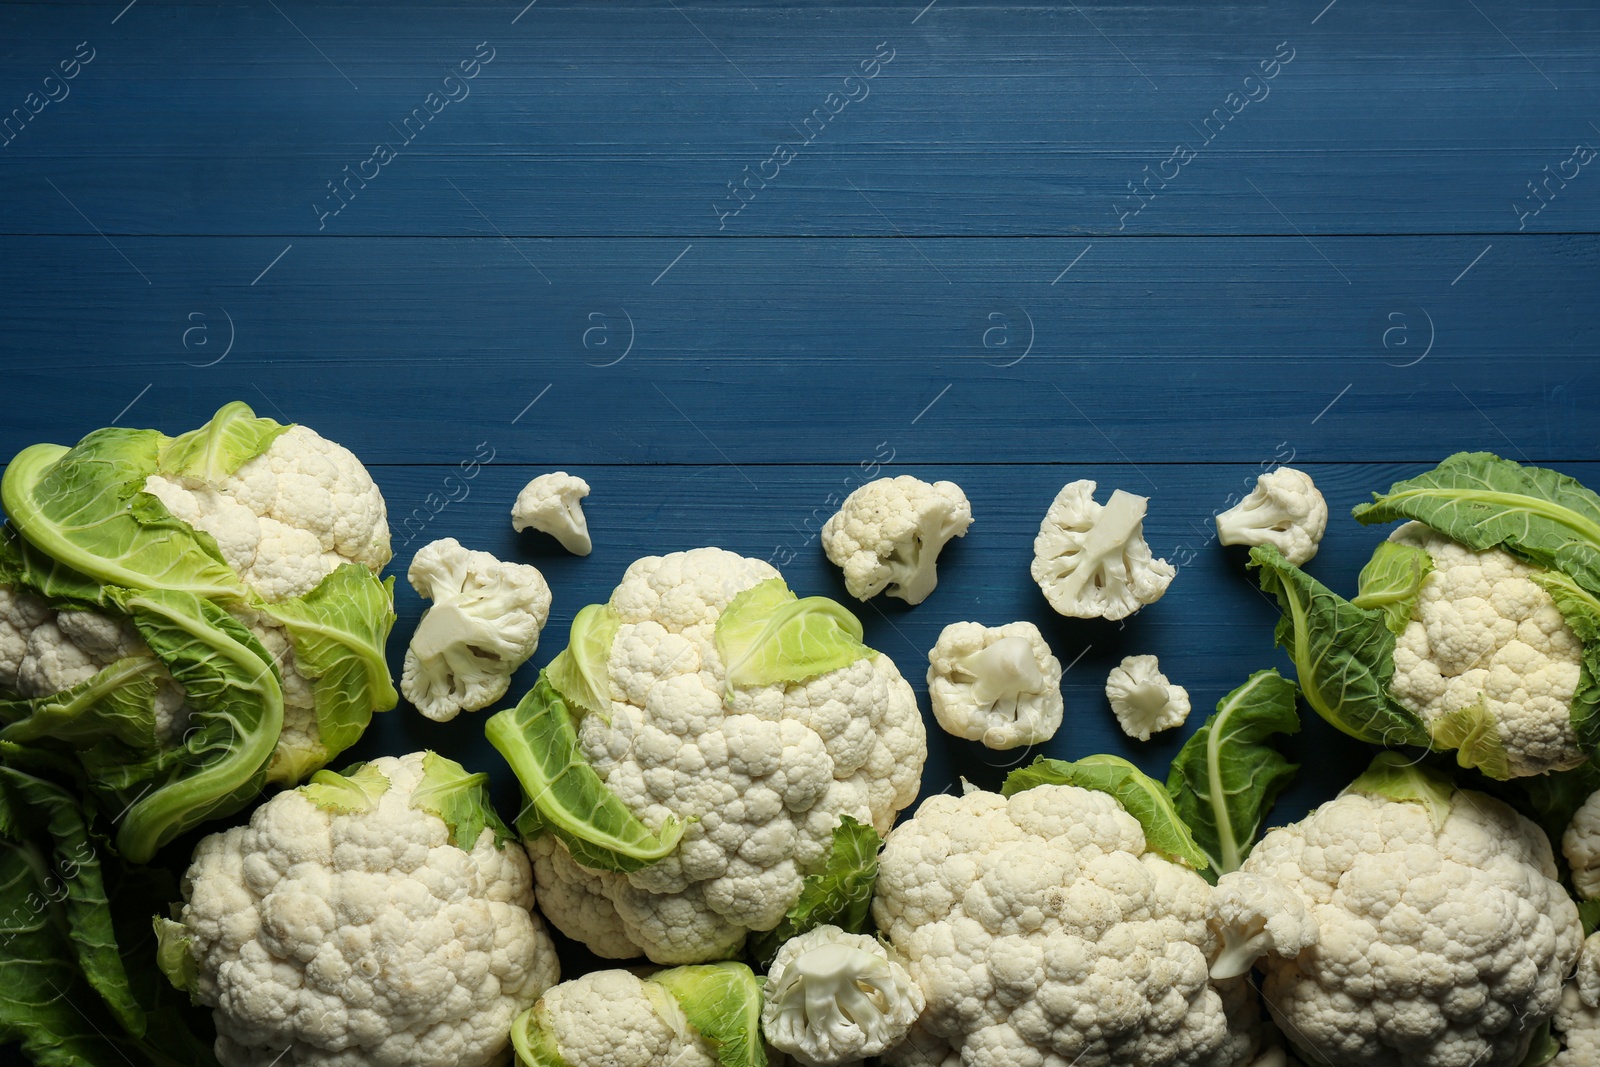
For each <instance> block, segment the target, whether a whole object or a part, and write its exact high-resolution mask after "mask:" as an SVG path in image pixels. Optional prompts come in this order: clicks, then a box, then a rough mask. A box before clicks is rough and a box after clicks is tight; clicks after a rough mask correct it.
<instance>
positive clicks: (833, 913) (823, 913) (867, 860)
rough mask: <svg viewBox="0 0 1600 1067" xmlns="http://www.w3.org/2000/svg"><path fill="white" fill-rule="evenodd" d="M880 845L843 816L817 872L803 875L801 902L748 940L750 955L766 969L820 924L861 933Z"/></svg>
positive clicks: (862, 827)
mask: <svg viewBox="0 0 1600 1067" xmlns="http://www.w3.org/2000/svg"><path fill="white" fill-rule="evenodd" d="M882 846H883V839H882V838H880V837H879V836H878V831H876V830H874V829H873V828H872V827H870V826H867V825H864V824H862V823H859V822H857V821H856V820H854V819H852V818H851V817H850V816H848V815H846V816H844V817H843V818H841V819H840V820H839V825H838V826H835V827H834V828H833V843H832V844H831V845H830V846H829V848H828V858H827V859H826V860H825V861H823V864H822V867H821V869H820V870H818V871H816V872H815V873H813V874H808V875H806V877H805V880H804V881H802V882H801V884H800V896H799V898H798V899H797V900H796V901H795V902H794V906H793V907H791V908H790V909H789V911H788V913H787V914H785V915H784V918H783V921H782V922H781V923H779V924H778V925H777V927H775V928H774V929H772V930H768V931H766V932H765V933H761V934H757V935H755V936H754V937H753V938H751V941H750V954H751V956H752V957H753V958H754V959H755V960H756V961H757V962H759V963H761V964H762V965H763V966H765V965H766V964H768V963H771V962H772V958H773V957H774V956H776V955H777V954H778V949H779V948H780V947H782V945H783V943H784V942H785V941H787V940H789V939H790V938H792V937H799V936H800V935H801V934H803V933H805V932H807V931H808V930H814V929H816V928H817V927H819V926H837V927H839V928H840V929H841V930H844V931H846V932H848V933H852V934H859V933H862V932H863V931H865V930H866V929H867V926H868V923H869V921H870V913H871V909H872V888H873V886H874V885H876V884H877V881H878V850H879V849H880V848H881V847H882Z"/></svg>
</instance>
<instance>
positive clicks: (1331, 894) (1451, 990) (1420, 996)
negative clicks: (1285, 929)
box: [1243, 783, 1583, 1067]
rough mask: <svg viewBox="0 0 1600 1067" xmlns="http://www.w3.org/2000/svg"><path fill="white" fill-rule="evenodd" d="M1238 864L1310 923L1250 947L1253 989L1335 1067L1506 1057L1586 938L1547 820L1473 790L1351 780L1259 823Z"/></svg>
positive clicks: (1521, 1045)
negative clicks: (1284, 815) (1383, 791)
mask: <svg viewBox="0 0 1600 1067" xmlns="http://www.w3.org/2000/svg"><path fill="white" fill-rule="evenodd" d="M1358 784H1359V783H1358ZM1243 870H1244V871H1246V872H1248V873H1250V874H1254V875H1258V876H1261V877H1264V878H1272V879H1275V880H1276V881H1278V882H1279V883H1280V884H1282V885H1283V886H1284V887H1286V888H1287V889H1289V890H1290V891H1292V892H1293V893H1294V894H1295V895H1296V896H1298V897H1299V898H1300V902H1301V903H1302V905H1303V906H1304V907H1305V908H1306V910H1307V911H1309V912H1310V913H1311V916H1312V918H1313V920H1314V921H1315V923H1316V926H1317V929H1318V932H1319V938H1318V940H1317V943H1316V944H1315V946H1314V947H1310V948H1307V949H1306V950H1304V951H1302V952H1300V953H1299V954H1298V955H1295V956H1287V955H1283V954H1281V953H1280V954H1279V955H1268V956H1266V957H1265V958H1264V959H1263V960H1262V961H1261V967H1262V968H1263V970H1264V971H1265V972H1266V978H1265V981H1264V982H1263V984H1262V992H1263V994H1264V997H1265V1000H1266V1003H1267V1005H1268V1007H1269V1008H1270V1009H1271V1010H1272V1013H1273V1016H1274V1019H1275V1020H1276V1022H1277V1023H1278V1025H1279V1027H1280V1028H1281V1029H1282V1030H1283V1032H1284V1033H1285V1034H1286V1035H1288V1036H1290V1037H1291V1038H1292V1039H1293V1040H1294V1041H1295V1042H1296V1044H1297V1045H1299V1046H1300V1047H1302V1048H1303V1049H1305V1050H1308V1054H1309V1053H1310V1052H1315V1054H1316V1055H1315V1057H1313V1062H1317V1063H1324V1064H1329V1065H1331V1067H1466V1065H1468V1064H1478V1065H1479V1067H1516V1065H1517V1064H1519V1063H1520V1062H1521V1061H1522V1058H1523V1056H1524V1055H1525V1054H1526V1053H1527V1051H1528V1047H1529V1044H1530V1042H1531V1040H1532V1038H1533V1036H1534V1033H1535V1031H1537V1030H1538V1029H1539V1027H1540V1026H1541V1025H1542V1024H1543V1022H1544V1021H1545V1020H1546V1019H1549V1018H1550V1016H1551V1015H1552V1014H1553V1013H1554V1012H1555V1010H1556V1007H1557V1005H1558V1003H1559V1002H1560V998H1561V983H1562V979H1563V978H1564V976H1565V975H1566V974H1567V973H1569V971H1570V969H1571V967H1572V964H1573V962H1574V960H1576V958H1577V955H1578V951H1579V947H1580V945H1581V943H1582V936H1583V935H1582V928H1581V926H1580V924H1579V922H1578V915H1577V908H1576V907H1575V906H1574V905H1573V903H1572V901H1571V900H1570V899H1569V898H1568V896H1567V894H1566V891H1565V890H1564V889H1563V888H1562V887H1561V885H1560V884H1559V883H1558V882H1557V881H1556V873H1557V872H1556V866H1555V857H1554V854H1553V853H1552V851H1551V849H1550V844H1549V841H1548V839H1547V838H1546V837H1545V835H1544V833H1543V832H1542V831H1541V830H1540V829H1539V828H1538V827H1537V826H1535V825H1534V824H1533V823H1531V822H1529V821H1528V820H1527V819H1525V818H1523V817H1522V816H1520V815H1518V814H1517V813H1515V812H1514V811H1512V810H1511V809H1510V808H1509V807H1507V806H1506V805H1504V804H1502V803H1500V802H1499V801H1497V800H1493V799H1491V798H1489V797H1487V796H1483V795H1481V794H1476V793H1468V792H1465V791H1459V792H1456V793H1454V794H1451V795H1449V798H1448V800H1447V801H1446V802H1444V803H1443V804H1442V805H1439V804H1436V805H1434V806H1433V807H1429V806H1425V805H1424V804H1422V803H1417V802H1410V801H1398V800H1389V799H1385V798H1383V797H1381V796H1369V795H1367V794H1366V793H1364V792H1354V791H1352V792H1347V793H1345V794H1344V795H1342V796H1340V797H1339V798H1338V799H1336V800H1333V801H1330V802H1329V803H1326V804H1323V805H1322V806H1321V807H1319V808H1317V809H1316V810H1315V811H1313V812H1312V813H1311V815H1309V816H1308V817H1306V818H1305V819H1304V820H1302V821H1301V822H1299V823H1296V824H1294V825H1292V826H1288V827H1283V828H1280V829H1276V830H1273V831H1271V832H1270V833H1268V834H1267V835H1266V836H1265V837H1264V838H1263V839H1262V840H1261V842H1260V843H1259V844H1257V845H1256V847H1255V849H1254V850H1253V851H1252V852H1251V854H1250V857H1249V858H1248V859H1247V860H1246V861H1245V863H1244V867H1243ZM1281 948H1282V946H1280V949H1281Z"/></svg>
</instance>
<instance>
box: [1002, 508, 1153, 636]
mask: <svg viewBox="0 0 1600 1067" xmlns="http://www.w3.org/2000/svg"><path fill="white" fill-rule="evenodd" d="M1094 491H1095V483H1094V482H1092V481H1090V480H1089V479H1087V478H1085V479H1082V480H1080V481H1076V482H1068V483H1067V484H1066V485H1064V486H1062V488H1061V492H1059V493H1057V494H1056V498H1055V500H1053V501H1051V503H1050V510H1049V511H1047V512H1046V513H1045V516H1044V520H1043V521H1042V522H1040V523H1039V535H1038V536H1037V537H1035V538H1034V541H1033V568H1032V570H1033V580H1034V581H1035V582H1037V583H1038V584H1039V588H1040V589H1041V590H1042V591H1043V592H1044V595H1045V599H1046V600H1048V601H1049V602H1050V606H1051V607H1052V608H1054V609H1055V610H1056V611H1057V612H1058V613H1059V614H1062V615H1071V616H1076V617H1077V618H1081V619H1097V618H1098V619H1124V618H1127V617H1128V616H1129V615H1132V614H1133V613H1134V612H1136V611H1138V610H1139V609H1140V608H1142V607H1144V606H1145V605H1146V604H1153V603H1155V602H1156V601H1157V600H1160V599H1161V595H1162V594H1163V593H1165V592H1166V591H1167V586H1169V585H1171V584H1172V579H1173V576H1174V575H1176V574H1177V573H1178V571H1177V568H1175V567H1174V566H1172V564H1170V563H1168V562H1167V561H1166V560H1164V559H1154V558H1152V556H1151V553H1150V546H1149V545H1148V544H1146V543H1145V539H1144V513H1145V507H1146V505H1147V504H1148V503H1149V501H1148V500H1147V499H1146V498H1145V497H1142V496H1135V495H1133V494H1132V493H1125V492H1123V491H1122V490H1121V489H1118V490H1116V491H1115V492H1113V493H1112V494H1111V499H1109V500H1108V501H1106V503H1105V504H1103V505H1102V504H1099V503H1096V501H1095V499H1094Z"/></svg>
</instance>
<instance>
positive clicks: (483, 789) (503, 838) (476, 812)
mask: <svg viewBox="0 0 1600 1067" xmlns="http://www.w3.org/2000/svg"><path fill="white" fill-rule="evenodd" d="M411 806H412V807H413V808H419V809H421V810H422V811H426V812H430V813H431V814H434V815H437V816H438V817H439V818H440V819H442V820H443V821H444V824H445V825H446V826H448V827H450V841H451V843H452V844H454V845H455V846H456V847H457V848H459V849H461V850H462V851H463V852H471V851H472V849H473V847H474V846H475V845H477V843H478V838H479V836H480V835H482V833H483V831H484V830H485V829H490V830H493V831H494V843H495V847H496V848H499V847H501V846H502V845H504V844H505V842H507V841H512V840H515V839H516V835H515V834H513V833H512V832H511V828H510V827H508V826H507V825H506V824H505V823H504V822H503V821H501V819H500V816H499V815H497V814H496V813H495V810H494V804H493V802H491V801H490V800H489V776H488V775H487V774H485V773H483V772H481V771H480V772H478V773H476V774H473V773H471V772H469V771H468V770H467V769H466V768H465V767H463V766H461V764H459V763H457V762H456V761H455V760H453V759H447V758H446V757H444V756H441V755H439V754H438V753H437V752H428V753H425V754H424V755H423V757H422V784H420V785H418V786H417V787H416V788H415V789H413V790H412V791H411Z"/></svg>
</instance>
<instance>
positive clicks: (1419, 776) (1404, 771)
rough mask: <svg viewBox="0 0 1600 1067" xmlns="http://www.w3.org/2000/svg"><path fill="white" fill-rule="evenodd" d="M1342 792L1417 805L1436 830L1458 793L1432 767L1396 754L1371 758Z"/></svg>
mask: <svg viewBox="0 0 1600 1067" xmlns="http://www.w3.org/2000/svg"><path fill="white" fill-rule="evenodd" d="M1345 792H1347V793H1361V794H1363V795H1366V796H1370V797H1377V798H1381V799H1384V800H1393V801H1399V802H1401V803H1409V804H1420V805H1421V806H1422V807H1423V808H1424V809H1426V810H1427V812H1428V815H1429V817H1430V818H1431V819H1432V820H1433V825H1434V827H1435V829H1437V828H1439V827H1442V826H1444V823H1445V820H1446V819H1447V818H1449V817H1450V807H1451V804H1452V802H1453V799H1454V797H1455V795H1456V792H1457V790H1456V784H1455V783H1454V782H1453V781H1451V780H1450V779H1449V778H1448V777H1447V776H1446V775H1444V774H1442V773H1441V772H1439V771H1436V770H1434V769H1433V768H1431V767H1425V766H1423V765H1421V764H1419V763H1417V762H1416V761H1415V760H1408V759H1406V757H1404V756H1402V755H1401V754H1400V753H1398V752H1380V753H1378V754H1377V755H1376V756H1374V757H1373V758H1372V763H1371V765H1370V766H1368V767H1367V769H1366V770H1365V771H1363V772H1362V773H1361V774H1360V775H1359V776H1358V777H1357V778H1356V780H1355V781H1353V782H1351V783H1350V784H1349V785H1348V786H1346V787H1345Z"/></svg>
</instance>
